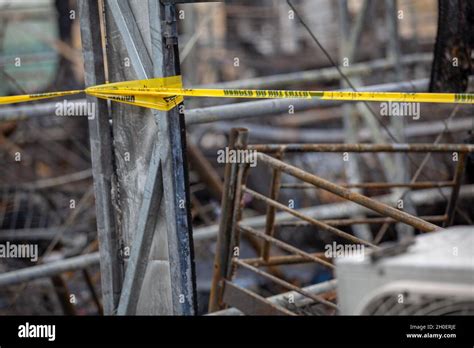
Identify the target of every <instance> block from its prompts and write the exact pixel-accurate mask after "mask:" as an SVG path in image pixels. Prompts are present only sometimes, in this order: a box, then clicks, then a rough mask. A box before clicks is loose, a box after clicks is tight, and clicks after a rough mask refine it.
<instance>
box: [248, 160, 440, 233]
mask: <svg viewBox="0 0 474 348" xmlns="http://www.w3.org/2000/svg"><path fill="white" fill-rule="evenodd" d="M257 156H258V158H259V160H261V161H262V162H265V163H268V164H269V165H271V166H273V167H276V168H279V169H280V170H281V171H283V172H285V173H287V174H290V175H293V176H295V177H297V178H299V179H301V180H304V181H306V182H309V183H311V184H313V185H315V186H318V187H320V188H322V189H324V190H327V191H329V192H331V193H334V194H335V195H337V196H339V197H342V198H344V199H348V200H350V201H352V202H355V203H358V204H360V205H363V206H364V207H366V208H369V209H371V210H373V211H375V212H377V213H379V214H381V215H383V216H388V217H391V218H394V219H396V220H399V221H400V222H403V223H406V224H408V225H411V226H413V227H416V228H418V229H420V230H421V231H423V232H431V231H435V230H438V229H441V227H439V226H436V225H433V224H432V223H429V222H426V221H423V220H421V219H420V218H417V217H415V216H412V215H410V214H407V213H405V212H403V211H400V210H398V209H395V208H392V207H390V206H388V205H386V204H384V203H380V202H377V201H376V200H374V199H372V198H369V197H366V196H363V195H361V194H360V193H357V192H353V191H351V190H349V189H346V188H344V187H341V186H339V185H336V184H333V183H332V182H330V181H327V180H325V179H323V178H320V177H318V176H316V175H313V174H310V173H308V172H305V171H304V170H301V169H299V168H296V167H294V166H291V165H288V164H286V163H284V162H281V161H278V160H276V159H274V158H272V157H270V156H268V155H264V154H262V153H258V155H257Z"/></svg>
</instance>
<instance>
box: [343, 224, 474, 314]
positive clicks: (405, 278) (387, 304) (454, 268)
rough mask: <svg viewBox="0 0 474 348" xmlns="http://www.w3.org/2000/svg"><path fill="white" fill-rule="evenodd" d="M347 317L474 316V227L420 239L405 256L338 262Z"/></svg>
mask: <svg viewBox="0 0 474 348" xmlns="http://www.w3.org/2000/svg"><path fill="white" fill-rule="evenodd" d="M336 275H337V279H338V289H337V292H338V305H339V311H340V314H342V315H451V314H452V315H474V228H473V227H453V228H449V229H446V230H443V231H439V232H431V233H428V234H424V235H420V236H417V237H416V238H415V243H414V244H413V245H411V246H409V247H408V249H407V250H406V251H402V252H400V254H397V255H394V256H388V255H387V256H386V257H383V256H382V257H381V258H378V259H377V260H372V259H371V257H370V256H368V253H366V256H365V257H363V258H361V257H360V256H359V257H357V256H354V257H345V258H340V259H336Z"/></svg>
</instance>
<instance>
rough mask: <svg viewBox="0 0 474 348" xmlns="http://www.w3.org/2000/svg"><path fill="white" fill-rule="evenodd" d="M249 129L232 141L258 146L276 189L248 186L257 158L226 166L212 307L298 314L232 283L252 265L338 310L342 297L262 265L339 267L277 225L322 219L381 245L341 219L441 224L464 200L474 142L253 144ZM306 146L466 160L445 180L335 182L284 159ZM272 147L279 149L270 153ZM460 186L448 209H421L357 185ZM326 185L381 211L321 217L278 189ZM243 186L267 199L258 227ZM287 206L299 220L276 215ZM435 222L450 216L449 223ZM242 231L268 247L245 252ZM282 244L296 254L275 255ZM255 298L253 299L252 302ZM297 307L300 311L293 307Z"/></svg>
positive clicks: (431, 227) (423, 226)
mask: <svg viewBox="0 0 474 348" xmlns="http://www.w3.org/2000/svg"><path fill="white" fill-rule="evenodd" d="M247 139H248V133H247V130H246V129H242V128H241V129H232V131H231V136H230V144H229V147H230V148H231V149H245V150H254V151H256V152H257V159H258V161H259V162H262V163H265V164H266V165H267V166H269V167H270V169H271V172H272V176H271V181H270V188H269V191H268V196H265V195H263V194H261V193H258V192H256V191H254V190H252V189H250V188H248V187H247V186H246V177H247V173H248V170H249V165H248V164H246V163H233V164H230V163H228V164H227V165H226V171H225V188H224V190H225V192H224V194H223V197H222V204H223V211H222V219H221V223H220V228H219V234H218V242H217V245H218V247H217V252H216V259H215V264H214V277H213V282H212V286H211V297H210V303H209V312H214V311H217V310H219V309H224V308H227V307H228V306H232V307H235V308H237V309H239V310H240V311H241V312H243V313H245V314H249V315H255V314H260V315H262V314H266V315H285V314H287V315H290V314H289V313H288V309H286V308H284V307H281V306H276V305H275V304H272V303H271V302H269V301H267V300H265V299H264V298H263V297H261V296H259V295H258V294H256V293H253V292H251V291H250V290H248V289H243V288H241V287H238V286H236V285H235V284H233V283H232V278H233V276H234V274H235V272H236V269H237V268H239V267H240V268H244V269H247V270H250V271H252V272H254V273H255V274H257V275H259V276H262V277H264V278H266V279H269V280H270V281H272V282H274V283H276V284H278V285H279V286H281V287H283V288H286V289H288V290H292V291H295V292H297V293H299V294H301V295H303V296H304V297H307V298H308V299H310V300H312V301H314V303H320V304H322V305H324V306H326V309H327V313H328V314H332V313H335V310H337V306H336V304H334V303H333V302H331V301H329V300H327V299H326V298H325V296H324V294H323V296H321V295H318V296H315V295H313V294H310V293H307V292H305V291H304V290H302V289H301V288H299V287H298V286H296V285H293V284H291V283H289V282H288V281H285V280H283V279H281V278H279V277H276V276H275V275H273V274H270V273H267V272H265V271H263V270H262V269H260V267H275V266H281V265H291V264H302V263H316V264H319V265H321V266H323V267H327V268H329V269H333V268H334V266H333V265H332V263H331V262H330V261H331V260H330V259H328V258H326V257H325V256H324V253H321V252H320V253H307V252H305V251H303V250H300V249H299V248H296V247H294V246H292V245H290V244H288V243H286V242H283V241H281V240H279V239H277V238H275V236H274V232H275V227H277V226H293V227H298V226H309V225H312V226H316V227H318V228H319V230H321V231H325V232H329V233H333V234H335V235H337V236H339V237H342V238H344V239H346V240H347V241H349V242H352V243H359V244H362V245H365V246H366V247H369V248H370V249H374V250H375V249H378V246H377V245H375V244H373V243H371V242H369V241H365V240H362V239H360V238H357V237H355V236H353V235H351V234H349V233H346V232H344V231H342V230H340V229H338V228H337V227H338V226H350V225H356V224H393V223H399V222H401V223H405V224H407V225H410V226H412V227H414V228H416V229H418V230H420V231H422V232H433V231H436V230H439V229H442V228H443V227H445V226H447V225H449V224H452V222H453V219H454V213H455V210H456V201H457V198H458V195H459V189H460V186H461V182H462V177H463V173H464V168H465V160H466V155H467V153H470V152H474V145H463V144H380V145H378V144H286V145H281V144H258V145H247ZM298 152H324V153H331V152H332V153H337V152H340V153H342V152H372V153H379V152H391V153H403V152H419V153H420V152H421V153H432V152H436V153H450V152H452V153H458V155H459V156H458V163H457V165H456V168H455V173H454V176H453V179H452V180H448V181H446V180H444V181H441V180H440V181H423V182H411V183H384V182H376V183H358V184H346V183H342V184H335V183H332V182H330V181H328V180H325V179H323V178H321V177H319V176H317V175H314V174H311V173H308V172H306V171H304V170H302V169H299V168H297V167H295V166H292V165H289V164H287V163H285V162H283V157H284V155H285V154H286V153H298ZM269 154H272V155H273V156H274V157H272V156H269ZM282 173H285V174H287V175H290V176H293V177H296V178H298V179H300V180H301V181H303V182H304V183H302V184H282V183H281V174H282ZM441 187H452V191H451V197H450V199H449V200H448V205H447V208H446V212H445V214H444V215H435V216H422V217H417V216H413V215H411V214H408V213H405V212H403V211H401V210H398V209H396V208H394V207H391V206H389V205H387V204H385V203H382V202H378V201H376V200H374V199H372V198H370V197H368V196H365V195H362V194H359V193H356V192H353V191H351V190H350V189H351V188H365V189H369V190H370V189H389V188H406V189H421V188H441ZM287 188H293V189H295V188H297V189H309V188H311V189H322V190H326V191H328V192H331V193H333V194H335V195H337V196H339V197H341V198H343V199H345V200H348V201H352V202H354V203H356V204H359V205H362V206H364V207H365V208H368V209H369V210H372V211H373V212H374V213H375V214H376V215H379V216H375V217H367V218H347V219H333V220H316V219H314V218H312V217H310V216H307V215H304V214H302V213H301V212H299V211H298V210H295V209H292V208H289V207H287V206H286V205H284V204H281V203H279V202H278V201H277V200H278V195H279V191H280V190H281V189H287ZM243 193H246V194H247V195H250V196H251V197H253V198H254V199H256V200H260V201H263V202H264V203H266V205H267V213H266V225H265V228H264V230H263V231H257V230H255V229H253V228H251V227H248V226H244V225H242V224H241V223H240V222H239V221H240V217H241V214H242V208H243V203H242V197H243ZM277 210H283V211H285V212H288V213H290V214H292V215H293V216H295V217H297V218H299V220H297V221H291V222H281V223H275V213H276V211H277ZM434 223H439V224H442V225H443V227H441V226H438V225H435V224H434ZM240 233H244V234H246V235H251V236H253V237H256V238H258V239H260V240H261V241H262V251H261V254H260V257H257V258H247V259H240V258H239V243H240ZM272 245H273V246H276V247H278V248H280V249H281V250H284V251H287V252H289V255H278V256H271V255H270V248H271V246H272ZM252 304H253V305H252ZM290 313H292V314H294V313H293V312H290Z"/></svg>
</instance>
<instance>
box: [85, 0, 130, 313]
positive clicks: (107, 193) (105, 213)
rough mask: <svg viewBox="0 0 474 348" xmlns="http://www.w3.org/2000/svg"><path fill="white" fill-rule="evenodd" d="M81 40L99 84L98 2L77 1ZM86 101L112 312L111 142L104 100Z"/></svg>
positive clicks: (90, 79) (91, 80)
mask: <svg viewBox="0 0 474 348" xmlns="http://www.w3.org/2000/svg"><path fill="white" fill-rule="evenodd" d="M78 5H79V14H80V20H81V40H82V49H83V55H84V72H85V83H86V86H93V85H97V84H103V83H105V81H106V78H105V72H104V57H103V52H102V36H101V30H100V28H101V24H100V13H101V11H100V9H99V2H98V1H89V0H81V1H79V4H78ZM87 102H88V103H95V105H96V108H95V109H94V110H95V114H94V117H93V118H92V119H91V120H89V136H90V143H91V158H92V172H93V177H94V188H95V201H96V211H97V231H98V236H99V246H100V247H99V249H100V254H101V258H100V266H101V283H102V297H103V304H104V313H105V314H106V315H110V314H113V313H114V310H115V308H116V307H117V305H118V302H119V298H120V292H121V288H122V279H123V263H122V261H121V259H120V257H119V250H120V243H119V238H118V235H117V230H116V226H115V215H114V211H115V210H114V207H113V204H112V192H113V191H114V190H116V188H115V187H114V185H113V183H112V177H113V175H114V168H113V156H114V155H113V145H112V138H111V127H110V123H109V112H108V107H107V101H105V100H98V99H97V98H95V97H92V96H88V97H87Z"/></svg>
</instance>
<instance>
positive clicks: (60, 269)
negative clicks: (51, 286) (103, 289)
mask: <svg viewBox="0 0 474 348" xmlns="http://www.w3.org/2000/svg"><path fill="white" fill-rule="evenodd" d="M100 259H101V256H100V254H99V252H95V253H92V254H87V255H81V256H74V257H70V258H68V259H64V260H59V261H53V262H49V263H45V264H42V265H38V266H31V267H27V268H23V269H20V270H17V271H11V272H6V273H2V274H0V287H1V286H10V285H16V284H21V283H26V282H29V281H32V280H36V279H40V278H46V277H52V276H55V275H58V274H61V273H64V272H71V271H76V270H79V269H84V268H87V267H90V266H93V265H97V264H98V263H99V261H101V260H100Z"/></svg>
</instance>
